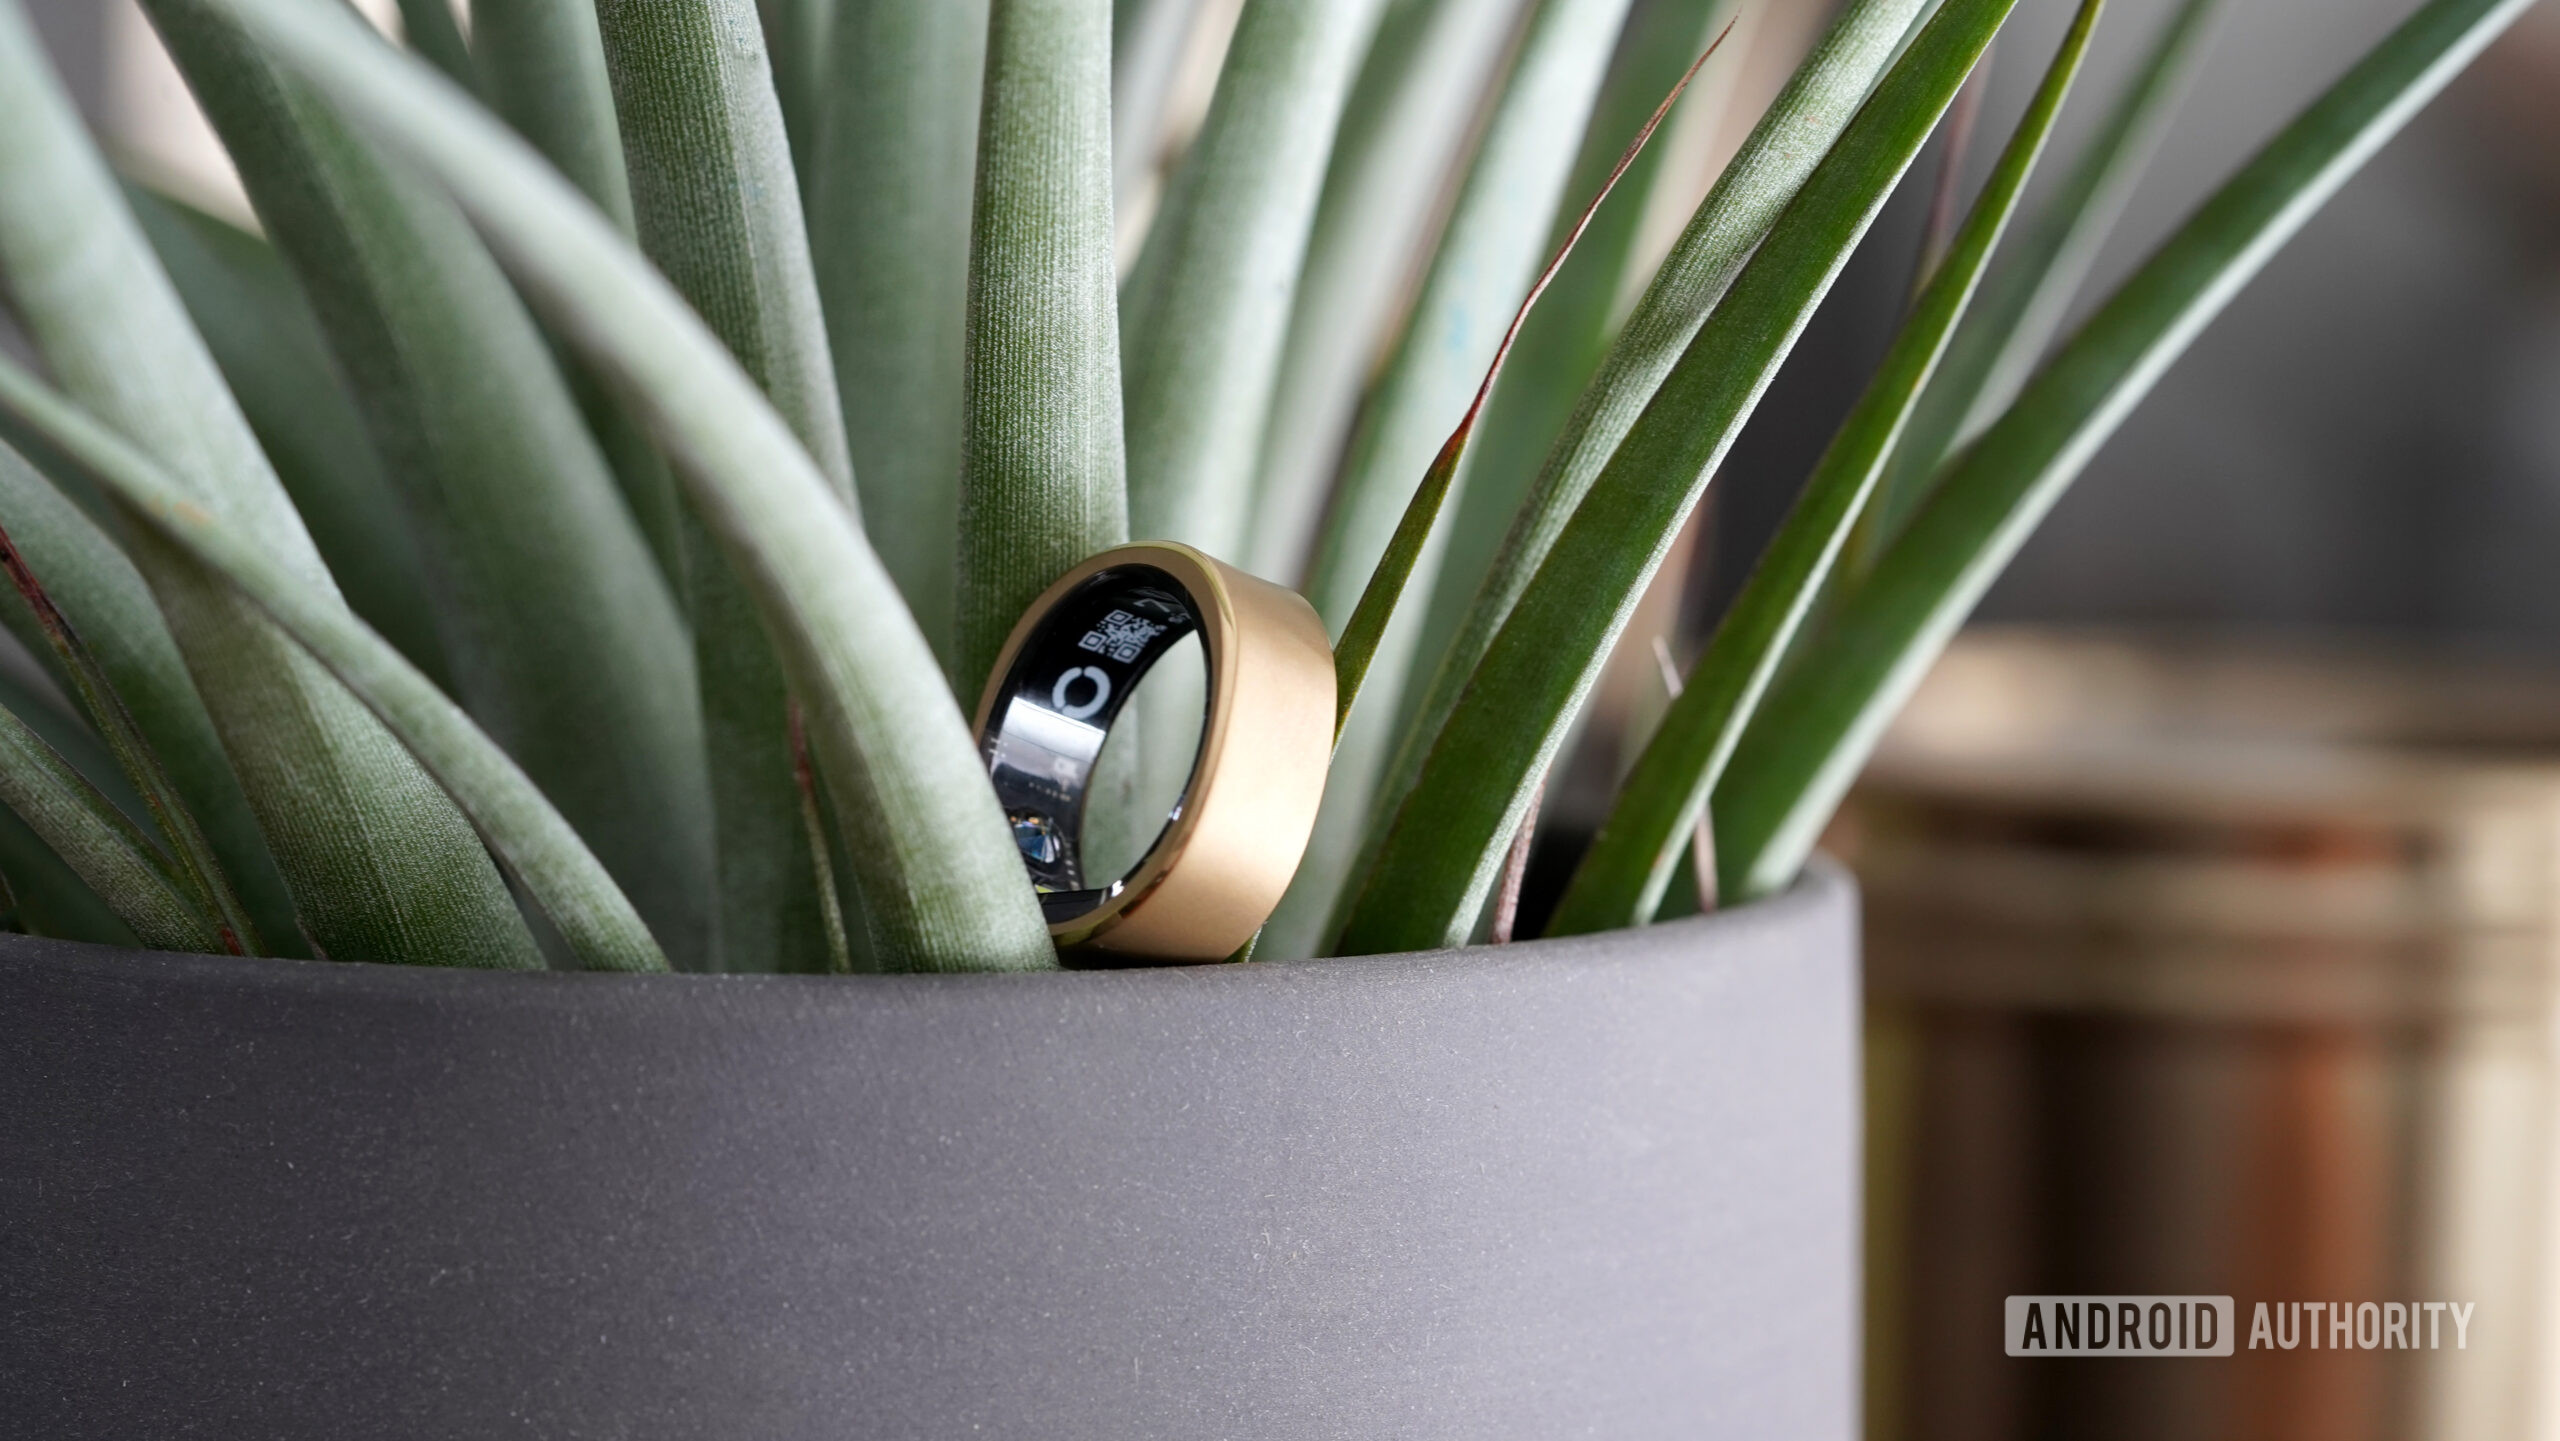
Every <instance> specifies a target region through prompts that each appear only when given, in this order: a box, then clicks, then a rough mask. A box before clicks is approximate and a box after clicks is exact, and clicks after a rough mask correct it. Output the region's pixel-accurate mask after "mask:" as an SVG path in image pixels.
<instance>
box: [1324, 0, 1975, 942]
mask: <svg viewBox="0 0 2560 1441" xmlns="http://www.w3.org/2000/svg"><path fill="white" fill-rule="evenodd" d="M2010 3H2011V0H1945V3H1944V4H1943V5H1941V6H1940V8H1939V10H1938V12H1937V15H1936V16H1935V17H1934V18H1933V19H1932V20H1931V21H1930V22H1929V23H1928V25H1927V26H1926V27H1924V28H1923V29H1922V30H1921V32H1920V34H1919V35H1918V36H1917V37H1916V38H1914V39H1913V40H1912V42H1911V44H1910V46H1909V48H1907V49H1906V50H1905V51H1904V52H1903V55H1902V57H1901V58H1900V59H1899V60H1897V61H1895V62H1894V65H1893V67H1892V69H1890V70H1889V71H1888V72H1886V75H1885V78H1884V80H1883V81H1882V83H1880V84H1879V85H1878V86H1877V87H1876V91H1875V94H1874V95H1873V96H1872V97H1870V98H1869V100H1868V101H1867V103H1866V104H1865V105H1864V106H1863V107H1861V108H1860V109H1859V111H1858V114H1857V117H1856V118H1855V119H1854V120H1852V121H1851V122H1850V124H1849V127H1848V129H1847V130H1846V131H1844V132H1843V133H1842V135H1841V137H1840V139H1839V141H1838V143H1836V144H1835V145H1834V146H1833V147H1832V148H1831V152H1830V154H1828V155H1827V156H1825V157H1824V158H1823V160H1822V163H1821V164H1820V165H1819V166H1818V167H1816V168H1815V170H1814V173H1813V175H1812V176H1811V177H1810V178H1809V179H1807V180H1806V181H1805V183H1804V187H1803V189H1802V190H1801V191H1799V192H1798V193H1797V195H1796V197H1795V199H1794V201H1793V202H1791V203H1790V204H1789V205H1788V206H1787V208H1786V210H1785V211H1784V212H1783V213H1782V214H1781V215H1780V216H1779V217H1778V220H1777V222H1776V223H1775V224H1774V225H1772V226H1771V227H1770V230H1769V235H1768V238H1767V240H1766V242H1765V243H1764V244H1762V245H1761V246H1760V248H1759V250H1758V251H1757V252H1756V253H1755V254H1754V255H1753V257H1752V259H1751V261H1750V263H1749V264H1748V265H1746V266H1745V267H1744V268H1743V271H1742V273H1741V274H1740V275H1739V276H1738V277H1736V278H1735V280H1734V282H1733V285H1732V287H1731V289H1730V290H1729V291H1727V293H1726V294H1725V296H1724V298H1723V299H1722V300H1721V301H1720V302H1719V303H1718V304H1717V306H1716V308H1715V311H1714V313H1713V314H1712V315H1711V316H1709V317H1708V320H1707V322H1706V324H1704V325H1703V326H1701V327H1700V328H1699V330H1698V333H1697V336H1696V338H1695V339H1693V340H1692V341H1691V342H1690V343H1689V346H1688V348H1687V349H1686V350H1685V351H1684V352H1683V353H1682V355H1681V357H1680V361H1679V363H1678V364H1677V365H1675V366H1674V367H1673V368H1672V370H1671V373H1670V374H1669V375H1668V376H1667V377H1666V378H1665V379H1664V381H1663V383H1662V386H1661V388H1660V390H1659V391H1658V392H1657V393H1656V395H1655V396H1654V399H1653V401H1652V403H1651V404H1649V405H1648V406H1646V407H1645V410H1644V413H1643V415H1641V416H1640V417H1639V418H1638V419H1637V421H1636V423H1635V425H1634V426H1633V427H1632V428H1631V429H1630V430H1629V431H1628V433H1627V438H1626V440H1625V441H1624V442H1623V443H1622V444H1621V445H1620V446H1619V447H1618V450H1617V453H1616V454H1615V455H1613V456H1612V457H1611V458H1610V461H1609V464H1608V466H1607V467H1606V468H1605V469H1604V470H1603V471H1602V472H1601V475H1600V477H1599V478H1598V479H1597V480H1596V481H1595V482H1594V483H1593V484H1592V487H1591V490H1590V493H1589V494H1588V495H1586V496H1584V497H1583V500H1582V503H1581V505H1580V506H1579V507H1577V508H1576V509H1575V511H1574V514H1573V518H1572V519H1571V520H1570V521H1569V522H1568V523H1567V524H1566V526H1565V528H1564V530H1563V532H1562V533H1561V534H1560V535H1559V536H1558V537H1557V539H1556V543H1555V545H1554V547H1553V548H1552V549H1550V550H1549V551H1548V553H1547V558H1546V561H1545V563H1544V564H1543V565H1541V566H1540V567H1539V568H1538V573H1537V575H1536V576H1535V577H1534V578H1533V579H1532V580H1531V582H1530V584H1529V586H1528V588H1527V589H1526V590H1524V591H1523V592H1522V593H1521V597H1520V600H1519V603H1518V604H1517V605H1515V606H1513V607H1512V609H1511V614H1510V616H1509V618H1508V619H1507V620H1506V621H1505V622H1504V623H1503V626H1502V628H1501V630H1500V631H1498V632H1497V633H1496V634H1495V637H1494V641H1493V644H1492V645H1491V646H1490V647H1489V648H1488V649H1487V650H1486V652H1485V658H1484V662H1483V664H1482V665H1480V666H1479V667H1478V668H1477V670H1476V674H1475V677H1474V679H1473V680H1472V681H1471V682H1470V683H1469V684H1468V686H1467V688H1466V689H1465V690H1464V691H1463V692H1462V693H1461V695H1460V697H1459V700H1458V704H1457V705H1456V707H1455V708H1454V709H1453V710H1452V711H1451V714H1450V718H1449V723H1448V725H1447V727H1446V728H1445V729H1444V730H1443V731H1442V732H1441V733H1440V736H1439V739H1438V741H1437V742H1436V743H1435V744H1434V745H1433V746H1432V748H1431V751H1430V754H1429V756H1428V758H1427V759H1426V760H1425V761H1424V763H1423V765H1422V768H1421V770H1420V772H1419V776H1418V779H1417V780H1416V781H1415V783H1414V786H1413V789H1412V790H1411V791H1410V792H1409V793H1408V794H1406V795H1405V796H1404V797H1403V798H1402V800H1401V802H1400V803H1399V804H1397V806H1396V807H1395V809H1394V811H1393V813H1392V815H1391V817H1390V818H1389V819H1388V820H1387V821H1386V823H1385V826H1384V829H1383V831H1382V832H1381V839H1380V840H1379V842H1378V847H1377V851H1376V856H1375V860H1374V862H1373V863H1372V864H1370V865H1369V866H1368V867H1367V869H1366V870H1365V872H1363V873H1361V874H1359V875H1356V876H1354V878H1353V885H1352V888H1351V889H1350V890H1349V892H1348V893H1347V900H1346V904H1345V916H1346V923H1345V926H1344V929H1343V935H1342V941H1341V946H1342V949H1343V950H1345V951H1346V952H1349V953H1354V954H1358V953H1366V952H1375V951H1389V950H1401V949H1406V948H1408V947H1417V946H1436V945H1453V944H1458V943H1461V942H1463V941H1464V940H1465V939H1466V935H1467V932H1468V930H1469V929H1470V928H1471V927H1472V926H1473V924H1474V922H1475V918H1476V916H1477V914H1478V912H1479V911H1480V910H1481V909H1482V907H1483V904H1484V900H1485V896H1486V894H1487V892H1488V891H1489V889H1490V887H1491V886H1492V883H1493V880H1494V877H1495V875H1496V874H1497V872H1498V871H1499V869H1500V867H1501V864H1502V860H1503V856H1504V854H1505V852H1506V851H1507V849H1508V847H1509V845H1510V842H1511V837H1512V833H1513V831H1514V830H1515V829H1516V828H1517V826H1518V825H1519V823H1520V817H1521V815H1522V813H1523V811H1524V810H1525V809H1526V807H1527V805H1528V802H1529V797H1530V795H1531V793H1532V790H1533V788H1534V787H1535V786H1536V784H1537V783H1538V781H1539V779H1540V778H1541V777H1542V776H1543V775H1544V774H1545V773H1546V769H1547V766H1548V764H1549V762H1550V761H1551V759H1552V758H1553V756H1554V754H1555V750H1556V747H1557V746H1558V745H1559V744H1560V743H1561V741H1562V739H1563V736H1564V732H1565V729H1566V727H1567V726H1568V725H1570V724H1571V722H1572V718H1573V715H1574V712H1575V711H1576V710H1577V709H1578V708H1579V706H1580V704H1581V701H1582V698H1583V697H1584V696H1585V695H1586V694H1587V693H1588V692H1589V690H1590V687H1591V684H1592V682H1593V681H1594V680H1595V679H1597V677H1598V674H1599V671H1600V667H1601V665H1602V664H1603V663H1604V662H1605V660H1606V659H1607V657H1608V654H1609V651H1610V649H1611V647H1612V646H1614V645H1615V644H1616V643H1617V639H1618V636H1619V633H1620V631H1621V630H1622V629H1623V628H1624V626H1625V624H1626V621H1627V618H1628V616H1629V615H1630V614H1631V613H1632V612H1633V610H1634V608H1635V604H1636V602H1637V600H1638V599H1639V598H1640V597H1641V596H1642V594H1643V592H1644V588H1645V585H1646V584H1647V582H1649V581H1650V580H1651V579H1652V577H1653V571H1654V568H1655V566H1656V565H1658V564H1659V563H1660V561H1661V558H1662V556H1663V554H1664V553H1665V551H1666V550H1668V548H1669V547H1670V544H1671V541H1672V538H1673V537H1674V536H1675V535H1676V534H1678V532H1679V529H1680V526H1681V524H1682V523H1683V522H1684V521H1686V520H1687V518H1688V515H1689V511H1690V510H1691V508H1692V507H1694V506H1695V505H1696V504H1697V500H1698V497H1699V495H1700V494H1701V493H1703V492H1704V490H1705V488H1706V484H1707V481H1708V479H1709V477H1711V476H1712V475H1713V474H1714V473H1715V469H1716V466H1717V465H1718V464H1719V463H1720V462H1721V461H1722V459H1723V456H1724V452H1725V450H1726V449H1727V448H1728V447H1730V446H1731V445H1732V443H1733V438H1734V436H1735V435H1736V434H1738V433H1739V432H1740V430H1741V428H1742V423H1743V421H1744V420H1745V419H1746V418H1748V417H1749V415H1750V413H1751V410H1752V407H1753V406H1754V405H1756V404H1757V403H1758V401H1759V398H1760V396H1761V394H1762V393H1763V392H1764V391H1765V390H1766V389H1767V387H1768V384H1769V381H1770V379H1771V377H1772V376H1774V375H1775V374H1776V373H1777V368H1778V366H1779V364H1780V363H1781V362H1782V361H1784V359H1785V358H1786V354H1787V352H1788V350H1789V349H1790V348H1791V347H1792V346H1793V345H1794V343H1795V340H1796V337H1797V336H1798V335H1800V334H1801V333H1802V332H1803V328H1804V325H1805V323H1806V322H1807V321H1808V320H1809V319H1811V317H1812V314H1813V310H1814V307H1815V306H1817V305H1819V304H1820V303H1821V300H1822V297H1823V296H1824V295H1825V294H1827V293H1828V292H1829V290H1830V287H1831V282H1832V281H1833V280H1834V279H1835V278H1836V277H1837V276H1838V274H1839V272H1840V269H1841V267H1842V266H1844V265H1846V264H1847V263H1848V258H1849V254H1850V252H1851V251H1852V250H1853V249H1855V248H1856V245H1857V243H1858V241H1859V240H1860V239H1861V238H1862V237H1863V236H1864V235H1865V234H1866V230H1867V227H1868V226H1869V225H1870V224H1871V223H1872V222H1873V221H1874V219H1875V215H1876V212H1877V211H1878V210H1880V209H1881V208H1883V205H1884V202H1885V199H1886V197H1887V196H1889V195H1890V194H1891V193H1892V191H1893V187H1894V185H1895V184H1896V183H1897V182H1899V181H1900V179H1901V178H1902V174H1903V172H1904V171H1905V170H1906V169H1907V168H1908V167H1909V166H1910V164H1911V161H1912V158H1913V157H1914V156H1915V155H1916V154H1917V153H1918V152H1919V149H1920V146H1921V144H1922V143H1923V142H1924V141H1925V140H1926V139H1927V138H1928V135H1929V132H1930V130H1931V129H1932V128H1933V127H1934V126H1935V125H1936V124H1937V121H1938V117H1939V116H1940V115H1941V114H1942V113H1944V112H1945V110H1946V107H1947V103H1948V102H1949V101H1950V100H1952V99H1953V98H1954V96H1955V92H1956V89H1957V87H1959V86H1960V85H1962V84H1963V83H1964V78H1965V76H1966V75H1967V74H1968V73H1969V72H1970V71H1971V70H1972V69H1973V65H1974V62H1975V60H1976V59H1978V58H1979V57H1980V55H1981V53H1982V49H1983V47H1984V46H1986V45H1988V44H1989V43H1990V41H1991V37H1992V35H1993V34H1994V33H1995V32H1996V31H1997V30H1998V29H1999V26H2000V22H2001V21H2002V20H2003V19H2005V18H2006V17H2007V15H2008V12H2009V8H2010Z"/></svg>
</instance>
